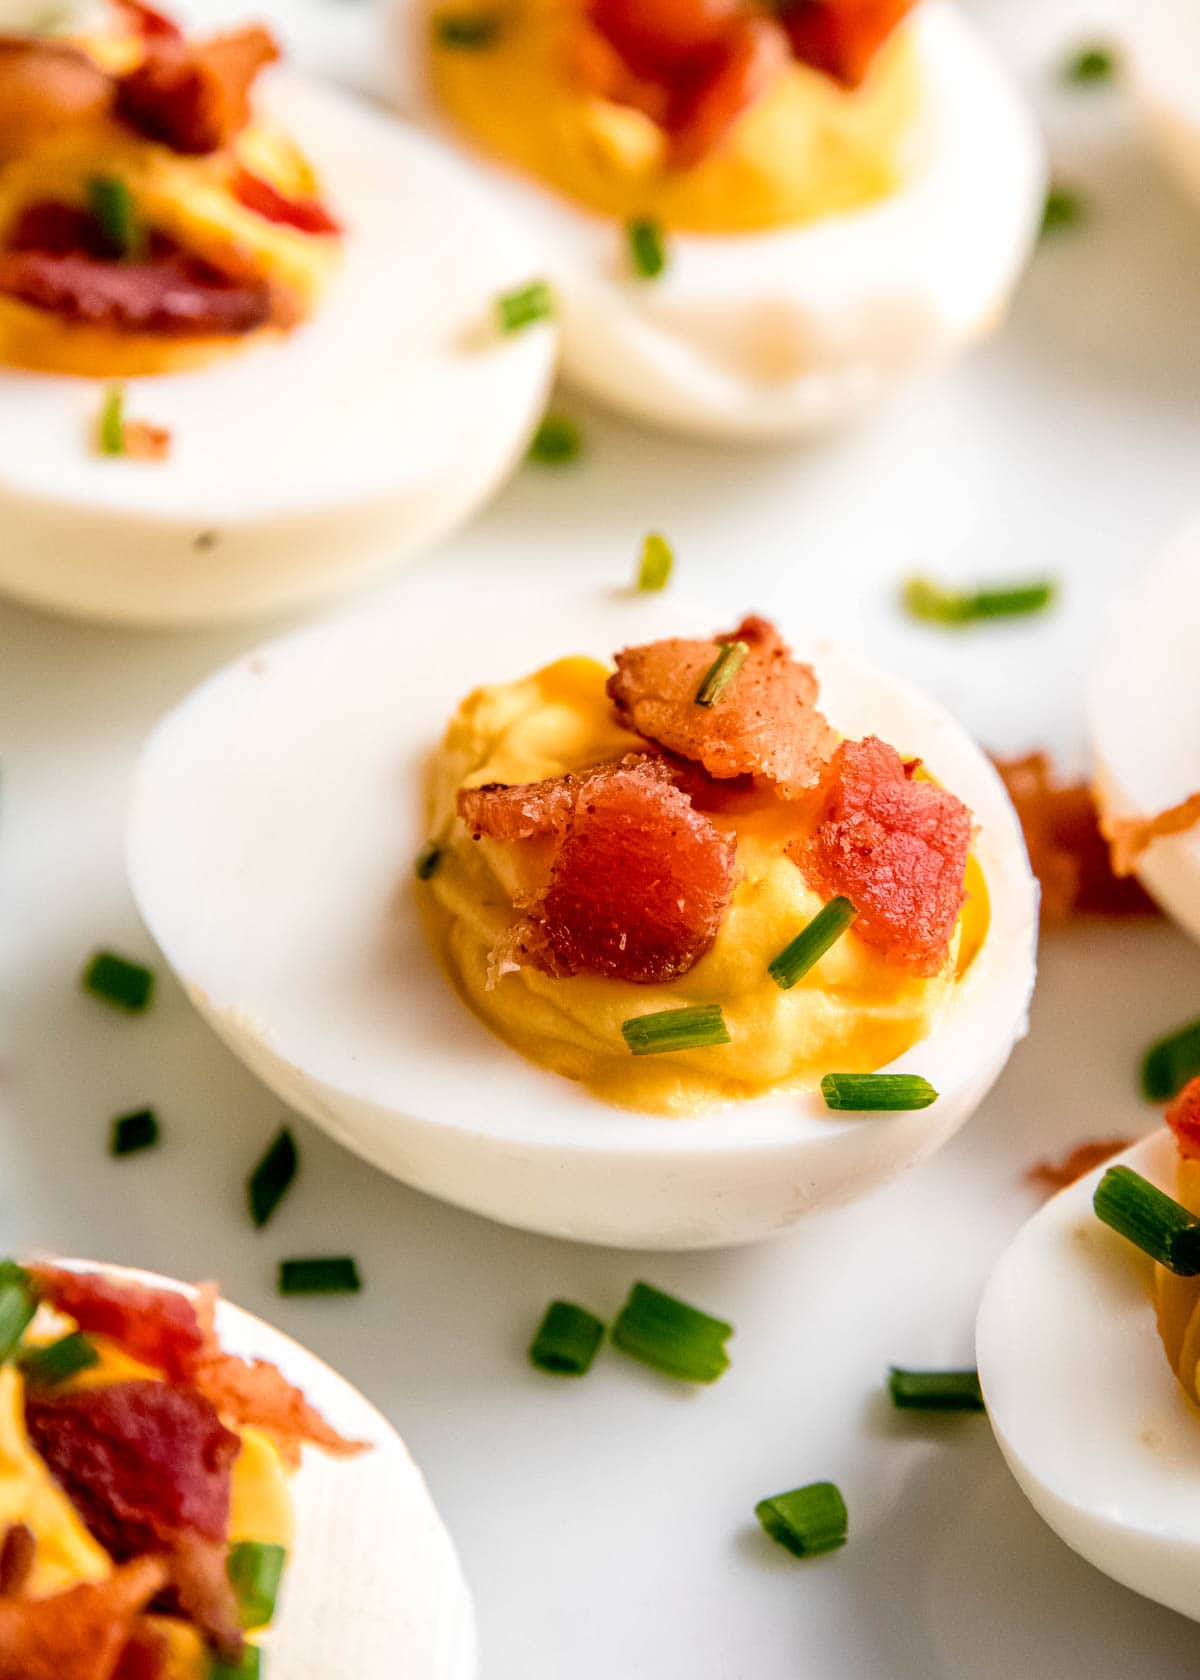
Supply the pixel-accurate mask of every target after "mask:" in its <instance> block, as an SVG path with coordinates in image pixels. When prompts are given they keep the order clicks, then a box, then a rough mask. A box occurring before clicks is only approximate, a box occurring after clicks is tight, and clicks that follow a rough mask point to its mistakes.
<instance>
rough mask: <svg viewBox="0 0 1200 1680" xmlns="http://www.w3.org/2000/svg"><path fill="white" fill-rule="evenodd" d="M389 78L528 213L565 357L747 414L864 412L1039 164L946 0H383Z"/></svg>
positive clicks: (993, 304)
mask: <svg viewBox="0 0 1200 1680" xmlns="http://www.w3.org/2000/svg"><path fill="white" fill-rule="evenodd" d="M396 18H397V26H396V31H395V33H396V56H397V61H398V66H399V72H398V73H399V98H400V101H401V104H402V106H403V108H404V109H406V110H408V111H410V112H412V113H414V114H417V115H420V116H421V117H423V119H424V120H425V121H426V122H427V123H429V124H430V125H431V126H432V127H433V128H434V129H435V131H436V132H437V133H438V134H439V135H441V136H443V137H444V138H446V139H448V140H449V141H450V142H451V143H452V144H454V145H455V146H456V147H458V148H459V149H460V150H461V151H465V152H466V153H468V154H469V155H470V156H471V157H472V159H473V160H474V162H475V164H476V167H477V168H479V169H480V170H482V171H484V172H485V173H486V176H487V179H488V181H489V182H490V184H491V185H492V187H493V190H494V191H495V192H496V193H497V195H498V196H502V197H503V198H504V199H506V200H507V201H508V202H510V203H511V204H513V205H514V207H516V208H518V209H520V210H521V211H522V212H523V213H524V215H525V218H526V220H527V221H528V223H529V225H530V227H531V228H532V229H534V230H535V231H536V232H537V233H538V235H539V236H540V238H541V241H542V245H543V249H544V251H545V260H546V267H547V273H548V276H549V277H550V279H551V280H553V282H554V283H555V286H556V289H557V294H558V299H559V307H560V313H561V319H562V326H563V357H564V371H565V373H566V375H567V377H568V378H569V379H571V380H573V381H574V382H575V383H576V384H577V385H579V386H580V387H582V388H583V389H584V390H586V391H588V392H590V393H591V394H593V395H595V396H596V397H599V398H600V399H602V400H603V401H605V402H608V403H610V404H612V405H613V406H614V407H616V408H620V409H623V410H625V411H627V412H628V413H630V414H632V415H635V416H637V417H638V418H641V419H644V420H649V421H652V422H656V423H658V424H661V425H664V426H668V427H672V428H676V429H679V430H682V431H689V432H698V433H706V434H712V435H717V436H728V437H743V438H761V439H767V438H773V437H786V436H804V435H810V434H814V433H820V432H823V431H827V430H829V429H831V428H833V427H835V426H837V425H839V424H841V423H844V422H845V421H847V420H848V419H850V418H851V417H853V416H855V415H857V414H859V413H860V412H861V411H863V410H864V409H866V408H868V407H869V406H870V405H872V404H874V403H876V402H877V401H879V400H880V398H881V397H882V396H883V395H884V394H885V393H887V392H888V391H889V390H890V389H891V388H893V387H894V386H895V385H896V384H897V383H898V382H899V381H901V380H904V379H906V378H908V377H910V376H912V375H914V374H916V373H918V372H920V371H922V370H925V369H927V368H929V367H931V366H934V365H936V364H938V363H939V362H941V361H943V360H944V359H945V358H946V357H947V356H949V355H950V354H951V353H952V352H954V351H955V350H957V349H959V348H961V347H962V346H963V345H964V344H966V343H969V342H970V341H972V340H974V339H976V338H978V337H980V336H982V335H983V334H984V333H986V332H988V331H989V330H990V329H991V328H993V327H994V326H995V325H996V324H997V322H998V321H999V319H1000V318H1001V316H1002V315H1003V313H1004V308H1005V305H1006V303H1007V300H1008V297H1009V294H1010V292H1011V290H1012V288H1013V285H1014V284H1015V282H1016V279H1017V277H1018V275H1019V273H1020V271H1021V268H1022V266H1023V264H1024V262H1025V259H1026V257H1027V255H1028V253H1029V250H1030V247H1031V245H1032V243H1033V239H1034V237H1035V234H1036V231H1037V228H1038V225H1039V221H1040V217H1041V213H1042V204H1043V194H1044V187H1045V179H1044V167H1043V158H1042V147H1041V142H1040V139H1039V137H1038V134H1037V130H1036V127H1035V124H1034V120H1033V118H1032V116H1031V114H1030V112H1029V111H1028V110H1027V109H1026V107H1025V104H1024V102H1023V100H1022V98H1021V97H1020V95H1019V94H1018V92H1017V91H1016V90H1015V88H1014V87H1013V86H1012V85H1011V84H1010V81H1009V79H1008V76H1007V75H1006V73H1005V71H1004V70H1003V68H1002V67H1001V66H1000V65H999V64H998V63H997V62H996V61H995V59H994V57H993V55H992V52H991V49H990V48H989V47H988V45H987V44H986V42H985V41H983V40H982V39H981V38H980V36H979V34H978V33H977V31H976V29H975V27H974V25H973V24H971V23H970V22H968V21H967V19H966V18H965V17H964V16H963V15H962V14H961V13H960V12H959V11H957V10H956V9H955V8H954V6H953V5H951V4H948V3H947V0H888V3H885V4H882V5H871V6H862V5H859V4H854V3H847V0H819V3H817V4H813V3H811V0H797V3H796V4H791V5H776V6H770V5H767V4H760V3H757V0H716V3H711V4H701V3H699V0H691V3H686V4H682V5H681V4H673V3H667V0H497V3H491V0H471V3H470V4H461V3H458V0H453V3H452V0H397V8H396Z"/></svg>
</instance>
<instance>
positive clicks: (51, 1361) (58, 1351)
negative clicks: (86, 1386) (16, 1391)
mask: <svg viewBox="0 0 1200 1680" xmlns="http://www.w3.org/2000/svg"><path fill="white" fill-rule="evenodd" d="M19 1363H20V1366H21V1370H22V1372H23V1374H24V1377H25V1380H26V1382H27V1383H29V1385H30V1386H31V1387H32V1388H55V1387H57V1385H58V1384H59V1383H64V1382H67V1381H68V1380H69V1379H70V1378H71V1377H77V1376H78V1375H79V1373H80V1372H81V1371H90V1370H91V1369H92V1367H93V1365H98V1364H99V1363H100V1355H99V1354H98V1353H97V1352H96V1349H95V1348H94V1347H93V1346H92V1344H91V1342H89V1341H88V1339H87V1337H86V1336H85V1335H84V1334H83V1332H82V1331H81V1330H73V1331H72V1332H71V1334H70V1335H69V1336H62V1337H60V1338H59V1340H58V1341H57V1342H50V1343H49V1344H48V1345H47V1346H46V1347H31V1348H26V1349H25V1351H24V1352H23V1353H22V1354H21V1357H20V1361H19Z"/></svg>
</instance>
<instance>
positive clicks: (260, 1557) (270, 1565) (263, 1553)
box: [225, 1540, 287, 1628]
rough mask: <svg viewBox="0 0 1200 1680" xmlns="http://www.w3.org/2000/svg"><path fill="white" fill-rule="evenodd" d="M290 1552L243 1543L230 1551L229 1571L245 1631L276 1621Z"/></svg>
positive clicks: (263, 1544)
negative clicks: (277, 1606)
mask: <svg viewBox="0 0 1200 1680" xmlns="http://www.w3.org/2000/svg"><path fill="white" fill-rule="evenodd" d="M286 1563H287V1552H286V1551H285V1550H284V1548H283V1547H282V1546H273V1545H269V1544H268V1543H267V1542H266V1541H264V1540H241V1541H239V1542H238V1544H237V1545H236V1546H231V1547H230V1548H229V1556H228V1558H227V1559H226V1563H225V1570H226V1573H227V1575H228V1576H229V1584H230V1586H231V1587H232V1588H233V1595H234V1597H235V1598H236V1599H237V1607H238V1621H239V1623H240V1625H241V1626H242V1627H244V1628H261V1627H266V1626H268V1624H269V1623H270V1622H271V1621H272V1620H273V1619H274V1616H275V1602H276V1600H277V1599H278V1597H279V1583H280V1581H282V1579H283V1569H284V1565H285V1564H286Z"/></svg>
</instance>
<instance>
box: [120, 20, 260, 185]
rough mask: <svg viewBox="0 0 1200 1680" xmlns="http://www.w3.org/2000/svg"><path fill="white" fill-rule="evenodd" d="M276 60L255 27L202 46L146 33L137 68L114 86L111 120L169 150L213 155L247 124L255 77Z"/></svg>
mask: <svg viewBox="0 0 1200 1680" xmlns="http://www.w3.org/2000/svg"><path fill="white" fill-rule="evenodd" d="M278 57H279V48H278V46H277V45H276V43H275V39H274V37H273V36H272V35H271V33H270V31H269V30H266V29H263V28H261V27H259V26H253V27H250V28H247V29H239V30H237V31H235V32H234V33H233V34H229V35H214V36H212V37H211V38H210V39H209V40H206V41H186V40H184V39H183V37H182V36H163V35H152V36H150V37H148V39H147V43H146V53H145V56H144V58H143V59H142V62H141V63H140V64H139V65H138V66H137V68H136V69H134V70H131V71H130V72H129V73H128V75H125V76H122V77H121V78H120V80H119V81H118V83H117V99H116V113H117V116H118V117H120V118H121V120H122V121H123V122H125V123H128V125H129V126H130V127H131V128H134V129H136V130H137V131H138V133H139V134H144V135H145V136H146V137H147V138H148V139H150V140H158V141H161V142H162V144H163V145H165V146H170V147H171V149H172V150H173V151H176V152H185V153H192V154H203V153H206V152H216V151H220V149H221V148H222V147H223V146H227V145H228V144H229V143H230V141H231V140H233V139H235V138H236V137H237V135H239V134H240V133H241V131H242V129H243V128H245V126H246V124H247V123H248V122H249V120H250V89H251V86H252V85H253V83H254V79H255V77H256V76H257V75H258V73H259V71H260V70H262V69H263V68H264V66H266V65H268V64H272V63H274V61H275V60H276V59H277V58H278Z"/></svg>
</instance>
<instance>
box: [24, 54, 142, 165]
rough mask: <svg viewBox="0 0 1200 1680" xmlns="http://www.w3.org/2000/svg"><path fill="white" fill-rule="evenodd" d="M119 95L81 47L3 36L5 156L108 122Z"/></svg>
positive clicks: (110, 81)
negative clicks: (52, 137)
mask: <svg viewBox="0 0 1200 1680" xmlns="http://www.w3.org/2000/svg"><path fill="white" fill-rule="evenodd" d="M114 91H115V90H114V84H113V80H112V77H111V76H109V75H108V74H107V73H106V72H105V71H104V70H102V69H101V68H100V66H99V65H98V64H96V63H95V62H94V60H93V59H91V58H89V57H88V55H87V54H86V53H85V52H81V51H80V50H79V48H77V47H72V46H68V45H67V44H66V43H64V42H60V41H46V40H40V39H38V40H32V39H29V38H27V37H25V36H6V37H3V36H0V157H4V156H5V155H6V154H8V153H13V152H17V151H19V150H21V149H22V148H23V147H24V146H26V145H27V144H28V143H29V141H30V140H32V139H37V140H43V139H46V138H48V137H49V136H50V135H51V134H52V133H53V132H54V131H55V130H56V129H62V128H75V127H77V126H79V125H81V124H83V123H88V122H92V121H95V120H96V119H98V118H100V117H103V116H104V115H105V114H106V113H107V111H108V110H109V108H110V107H111V105H112V102H113V97H114Z"/></svg>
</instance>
